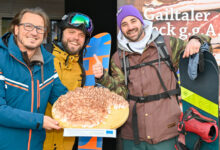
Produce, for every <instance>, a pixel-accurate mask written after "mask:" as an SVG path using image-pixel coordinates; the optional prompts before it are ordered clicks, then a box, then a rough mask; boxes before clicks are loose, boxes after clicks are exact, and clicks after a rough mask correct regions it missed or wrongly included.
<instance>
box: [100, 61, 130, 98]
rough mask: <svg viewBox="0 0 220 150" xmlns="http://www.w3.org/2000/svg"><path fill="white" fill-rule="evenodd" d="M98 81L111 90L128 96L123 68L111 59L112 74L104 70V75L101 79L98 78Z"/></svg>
mask: <svg viewBox="0 0 220 150" xmlns="http://www.w3.org/2000/svg"><path fill="white" fill-rule="evenodd" d="M96 82H98V83H100V84H102V85H103V86H105V87H107V88H108V89H110V90H111V91H114V92H115V93H117V94H119V95H121V96H123V97H124V98H126V97H127V91H128V90H127V86H126V85H125V76H124V73H123V72H122V70H121V69H120V68H119V67H118V66H117V65H116V64H115V63H114V61H113V60H111V76H110V75H109V74H108V72H107V71H104V76H103V77H102V78H101V79H96Z"/></svg>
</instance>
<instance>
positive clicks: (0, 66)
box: [0, 33, 67, 150]
mask: <svg viewBox="0 0 220 150" xmlns="http://www.w3.org/2000/svg"><path fill="white" fill-rule="evenodd" d="M40 48H41V53H42V56H43V60H44V64H43V66H41V65H34V67H33V68H32V69H30V68H29V67H28V66H27V65H26V63H25V62H24V60H23V57H22V53H21V51H20V50H19V48H18V46H17V45H16V43H15V41H14V36H13V34H10V33H7V34H5V35H4V36H3V37H2V38H1V39H0V150H41V149H43V142H44V139H45V130H44V129H43V128H42V127H43V118H44V113H45V110H46V106H47V103H48V102H50V103H51V104H53V103H54V102H55V101H56V100H57V99H58V97H59V96H60V95H62V94H65V93H66V92H67V89H66V87H65V86H63V84H62V83H61V81H60V80H59V78H58V74H57V73H56V70H55V68H54V62H53V58H54V57H53V56H52V54H50V53H49V52H47V50H45V49H44V47H43V46H42V45H41V47H40Z"/></svg>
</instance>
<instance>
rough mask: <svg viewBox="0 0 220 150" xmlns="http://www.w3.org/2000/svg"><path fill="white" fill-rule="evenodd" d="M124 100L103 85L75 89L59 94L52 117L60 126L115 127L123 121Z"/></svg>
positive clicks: (124, 114) (124, 112)
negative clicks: (100, 86) (102, 86)
mask: <svg viewBox="0 0 220 150" xmlns="http://www.w3.org/2000/svg"><path fill="white" fill-rule="evenodd" d="M128 114H129V107H128V102H127V101H126V100H125V99H124V98H123V97H122V96H119V95H117V94H116V93H114V92H111V91H110V90H108V89H107V88H97V87H89V88H76V89H75V90H74V91H69V92H67V93H66V94H65V95H62V96H60V97H59V98H58V100H57V101H56V102H55V103H54V105H53V107H52V116H53V118H54V119H55V120H57V121H58V122H59V125H60V126H61V127H63V128H96V129H116V128H119V127H120V126H121V125H123V124H124V122H125V121H126V120H127V118H128Z"/></svg>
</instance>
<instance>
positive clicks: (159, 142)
mask: <svg viewBox="0 0 220 150" xmlns="http://www.w3.org/2000/svg"><path fill="white" fill-rule="evenodd" d="M117 24H118V27H119V29H120V30H119V33H118V37H117V38H118V50H117V51H116V52H115V54H114V55H113V56H112V60H111V76H110V75H109V74H108V73H107V72H105V71H103V67H102V65H101V63H99V62H97V63H96V64H95V65H94V66H93V72H94V74H95V77H96V81H97V82H98V83H100V84H102V85H103V86H105V87H107V88H109V89H110V90H112V91H115V92H116V93H118V94H120V95H122V96H124V97H125V98H126V99H127V100H128V101H129V110H130V113H129V117H128V120H127V121H126V123H125V124H124V125H123V126H122V127H121V129H120V134H121V138H122V146H123V149H124V150H175V147H174V145H175V141H176V139H177V136H178V131H177V123H178V121H179V117H180V112H181V111H180V107H179V105H178V100H177V97H178V95H179V94H180V89H179V86H178V84H177V79H176V74H175V73H176V71H177V68H178V61H179V55H180V53H181V51H183V50H184V54H183V57H189V56H190V55H192V54H195V53H197V52H198V51H199V48H200V46H201V44H202V43H203V42H204V41H207V42H209V41H210V38H209V37H206V36H196V35H194V36H192V37H190V39H189V42H188V43H187V42H186V41H183V40H181V39H177V38H174V37H168V36H162V35H161V34H160V33H159V32H158V31H156V30H154V29H153V25H152V22H150V21H148V20H144V19H143V17H142V15H141V14H140V12H139V11H138V10H137V9H136V8H135V7H134V6H132V5H125V6H122V7H120V8H119V10H118V13H117ZM97 61H98V60H97Z"/></svg>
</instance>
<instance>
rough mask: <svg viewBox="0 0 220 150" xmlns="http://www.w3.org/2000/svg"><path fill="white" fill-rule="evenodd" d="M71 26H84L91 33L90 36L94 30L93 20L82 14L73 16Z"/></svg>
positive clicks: (70, 20) (70, 21)
mask: <svg viewBox="0 0 220 150" xmlns="http://www.w3.org/2000/svg"><path fill="white" fill-rule="evenodd" d="M69 24H70V25H72V26H74V27H79V26H80V25H82V24H83V25H84V26H85V28H86V30H87V32H89V34H91V33H92V30H93V24H92V20H91V19H90V18H89V17H88V16H86V15H83V14H80V13H76V14H74V15H73V16H71V17H70V19H69Z"/></svg>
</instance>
